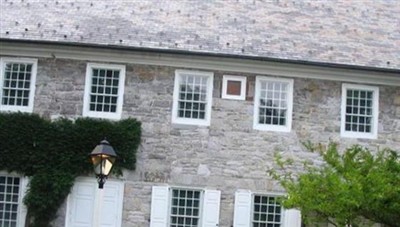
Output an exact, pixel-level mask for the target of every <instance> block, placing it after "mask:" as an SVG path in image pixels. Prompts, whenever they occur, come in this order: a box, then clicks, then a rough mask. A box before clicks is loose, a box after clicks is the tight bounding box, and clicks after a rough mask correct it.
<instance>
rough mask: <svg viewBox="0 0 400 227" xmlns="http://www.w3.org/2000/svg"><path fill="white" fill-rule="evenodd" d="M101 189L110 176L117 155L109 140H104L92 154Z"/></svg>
mask: <svg viewBox="0 0 400 227" xmlns="http://www.w3.org/2000/svg"><path fill="white" fill-rule="evenodd" d="M90 158H91V160H92V163H93V167H94V172H95V173H96V178H97V182H99V188H100V189H102V188H103V186H104V183H105V182H106V179H107V177H108V174H110V172H111V169H112V167H113V164H114V162H115V159H116V158H117V154H116V153H115V151H114V148H113V147H112V146H111V145H110V143H109V142H108V141H107V140H102V141H101V142H100V144H98V145H97V146H96V147H95V148H94V149H93V151H92V153H90Z"/></svg>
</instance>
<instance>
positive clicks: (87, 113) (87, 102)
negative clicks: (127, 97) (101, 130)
mask: <svg viewBox="0 0 400 227" xmlns="http://www.w3.org/2000/svg"><path fill="white" fill-rule="evenodd" d="M94 68H99V69H113V70H119V71H120V72H119V76H120V78H119V84H118V99H117V109H116V112H115V113H106V112H97V111H90V110H89V107H90V90H91V86H92V73H93V69H94ZM125 70H126V67H125V65H113V64H100V63H88V64H87V66H86V79H85V94H84V98H83V111H82V115H83V116H84V117H94V118H107V119H113V120H119V119H121V115H122V105H123V100H124V88H125Z"/></svg>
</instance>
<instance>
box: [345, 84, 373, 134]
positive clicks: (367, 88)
mask: <svg viewBox="0 0 400 227" xmlns="http://www.w3.org/2000/svg"><path fill="white" fill-rule="evenodd" d="M348 89H358V90H363V91H372V92H373V95H372V102H373V103H372V124H371V132H353V131H346V127H345V126H346V99H347V90H348ZM378 119H379V87H375V86H367V85H360V84H347V83H344V84H342V105H341V127H340V135H341V137H347V138H360V139H376V138H377V137H378Z"/></svg>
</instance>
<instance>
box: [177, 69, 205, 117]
mask: <svg viewBox="0 0 400 227" xmlns="http://www.w3.org/2000/svg"><path fill="white" fill-rule="evenodd" d="M207 80H208V77H206V76H197V75H190V76H189V75H181V76H180V80H179V82H180V84H179V95H178V106H179V108H178V110H177V111H178V116H179V117H182V118H191V119H205V111H206V104H207V89H208V88H207V86H206V85H207ZM182 103H185V104H184V105H183V104H182Z"/></svg>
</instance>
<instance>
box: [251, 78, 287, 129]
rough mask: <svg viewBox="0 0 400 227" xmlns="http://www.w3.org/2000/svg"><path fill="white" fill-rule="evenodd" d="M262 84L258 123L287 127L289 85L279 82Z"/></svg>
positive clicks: (264, 82)
mask: <svg viewBox="0 0 400 227" xmlns="http://www.w3.org/2000/svg"><path fill="white" fill-rule="evenodd" d="M260 83H261V84H260V88H261V89H260V90H259V91H258V92H259V97H260V98H259V100H258V102H259V113H258V123H259V124H265V125H283V126H285V125H286V118H287V116H286V111H287V103H288V90H289V89H288V86H289V84H288V83H286V82H277V81H261V82H260Z"/></svg>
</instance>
